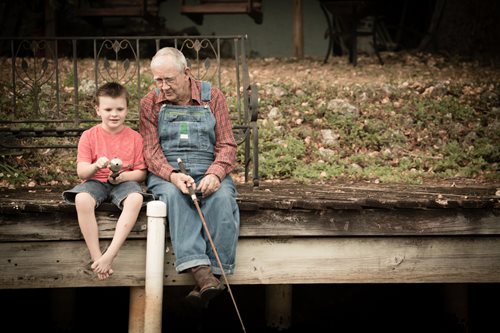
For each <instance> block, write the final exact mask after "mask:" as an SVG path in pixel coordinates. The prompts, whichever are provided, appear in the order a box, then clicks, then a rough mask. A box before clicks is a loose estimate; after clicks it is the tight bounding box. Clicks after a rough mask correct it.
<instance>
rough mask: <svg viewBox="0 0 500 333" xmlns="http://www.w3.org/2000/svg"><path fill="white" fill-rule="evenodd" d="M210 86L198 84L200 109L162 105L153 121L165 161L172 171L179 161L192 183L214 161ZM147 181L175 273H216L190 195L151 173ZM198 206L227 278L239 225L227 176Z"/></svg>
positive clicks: (196, 180) (216, 270) (231, 269)
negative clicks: (162, 215)
mask: <svg viewBox="0 0 500 333" xmlns="http://www.w3.org/2000/svg"><path fill="white" fill-rule="evenodd" d="M210 88H211V86H210V83H208V82H202V85H201V100H202V102H203V104H204V105H193V106H183V105H163V106H162V107H161V109H160V114H159V117H158V134H159V138H160V144H161V147H162V149H163V153H164V154H165V157H166V158H167V160H168V163H170V165H172V167H174V168H176V169H178V165H177V158H179V157H180V158H181V159H182V160H183V161H184V164H185V165H186V169H187V172H188V173H189V175H190V176H191V177H193V179H194V180H195V182H196V183H197V184H199V182H200V181H201V179H202V178H203V176H204V175H205V172H206V170H207V169H208V167H209V166H210V165H211V164H212V162H213V161H214V151H215V140H216V138H215V131H214V128H215V118H214V116H213V114H212V112H211V111H210V108H209V106H208V101H210ZM147 183H148V189H149V190H150V191H151V192H152V193H153V194H154V195H155V196H156V197H158V198H159V199H160V200H162V201H163V202H165V203H166V204H167V218H168V222H169V228H170V238H171V240H172V245H173V247H174V251H175V257H176V262H175V266H176V270H177V272H179V273H180V272H182V271H184V270H186V269H188V268H191V267H195V266H199V265H211V266H212V271H213V273H214V274H222V272H221V270H220V268H219V265H218V263H217V260H216V257H215V254H214V253H213V251H212V247H211V246H210V242H209V241H208V237H207V236H206V235H205V232H204V230H203V225H202V222H201V220H200V217H199V215H198V212H197V210H196V208H195V206H194V204H193V202H192V199H191V197H190V196H189V195H185V194H183V193H182V192H181V191H180V190H179V189H178V188H177V187H176V186H175V185H173V184H172V183H170V182H167V181H165V180H164V179H162V178H160V177H158V176H156V175H154V174H152V173H150V174H149V175H148V180H147ZM200 203H201V210H202V212H203V215H204V217H205V221H206V223H207V225H208V229H209V230H210V235H211V236H212V240H213V241H214V243H215V247H216V249H217V252H218V254H219V258H220V260H221V262H222V266H223V267H224V271H225V272H226V273H228V274H232V273H233V272H234V264H235V254H236V244H237V242H238V235H239V226H240V214H239V209H238V205H237V203H236V188H235V186H234V183H233V180H232V178H231V177H230V176H229V175H228V176H226V178H224V179H223V180H222V182H221V186H220V188H219V190H217V191H216V192H215V193H213V194H211V195H210V196H208V197H207V198H200Z"/></svg>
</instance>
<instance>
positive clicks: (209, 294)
mask: <svg viewBox="0 0 500 333" xmlns="http://www.w3.org/2000/svg"><path fill="white" fill-rule="evenodd" d="M190 271H191V274H193V278H194V280H195V281H196V287H195V288H194V289H193V290H192V291H191V292H190V293H189V294H188V295H187V297H186V298H187V299H188V301H190V302H191V303H195V304H201V305H202V306H204V307H206V306H207V305H208V302H209V301H210V300H211V299H212V298H214V297H215V296H217V295H219V294H220V293H221V292H222V291H223V290H224V288H225V287H224V284H223V283H222V282H221V281H220V280H219V279H217V278H216V277H215V276H214V275H213V274H212V270H211V269H210V266H204V265H203V266H196V267H193V268H191V270H190Z"/></svg>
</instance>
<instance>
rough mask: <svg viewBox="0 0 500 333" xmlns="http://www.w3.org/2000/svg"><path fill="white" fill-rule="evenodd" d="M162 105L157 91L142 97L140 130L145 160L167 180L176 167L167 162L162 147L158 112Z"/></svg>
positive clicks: (150, 169) (155, 172)
mask: <svg viewBox="0 0 500 333" xmlns="http://www.w3.org/2000/svg"><path fill="white" fill-rule="evenodd" d="M159 111H160V105H159V104H157V103H156V93H155V91H154V90H153V91H150V92H149V93H148V94H147V95H146V96H144V97H143V98H142V99H141V109H140V116H139V118H140V119H139V132H140V133H141V135H142V138H143V139H144V160H145V161H146V164H147V166H148V170H149V171H150V172H151V173H153V174H155V175H157V176H158V177H161V178H163V179H165V180H167V181H170V175H171V174H172V171H174V168H173V167H172V166H171V165H170V164H169V163H168V162H167V158H166V157H165V155H164V154H163V150H162V149H161V145H160V139H159V136H158V113H159Z"/></svg>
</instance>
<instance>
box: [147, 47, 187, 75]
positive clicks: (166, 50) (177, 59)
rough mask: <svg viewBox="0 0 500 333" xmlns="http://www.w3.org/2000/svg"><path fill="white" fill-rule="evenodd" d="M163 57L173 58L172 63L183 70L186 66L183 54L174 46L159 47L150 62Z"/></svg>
mask: <svg viewBox="0 0 500 333" xmlns="http://www.w3.org/2000/svg"><path fill="white" fill-rule="evenodd" d="M163 57H169V58H171V59H172V60H173V62H174V64H175V65H176V66H177V67H179V70H181V71H183V70H185V69H186V68H187V61H186V57H184V54H182V52H181V51H179V50H177V49H176V48H175V47H163V48H161V49H159V50H158V51H157V52H156V54H155V55H154V56H153V58H152V59H151V64H153V62H155V60H159V59H160V58H163Z"/></svg>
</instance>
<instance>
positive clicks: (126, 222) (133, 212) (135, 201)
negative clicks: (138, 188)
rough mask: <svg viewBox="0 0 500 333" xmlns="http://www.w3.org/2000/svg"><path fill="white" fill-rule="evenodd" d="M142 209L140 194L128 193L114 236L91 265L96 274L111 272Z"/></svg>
mask: <svg viewBox="0 0 500 333" xmlns="http://www.w3.org/2000/svg"><path fill="white" fill-rule="evenodd" d="M141 207H142V194H140V193H130V194H129V195H128V196H127V198H126V199H125V200H124V202H123V211H122V213H121V214H120V217H119V218H118V222H117V223H116V229H115V235H114V236H113V240H112V241H111V244H110V245H109V247H108V249H107V250H106V252H104V254H103V255H102V256H101V257H100V258H99V259H97V260H95V261H94V263H93V264H92V266H91V267H92V269H93V270H94V272H96V273H97V274H106V273H108V274H109V273H110V272H112V269H111V265H112V264H113V260H114V259H115V257H116V255H117V254H118V251H119V250H120V248H121V247H122V245H123V243H124V242H125V240H126V239H127V236H128V235H129V233H130V230H132V228H133V226H134V225H135V223H136V221H137V217H138V216H139V212H140V211H141Z"/></svg>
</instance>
